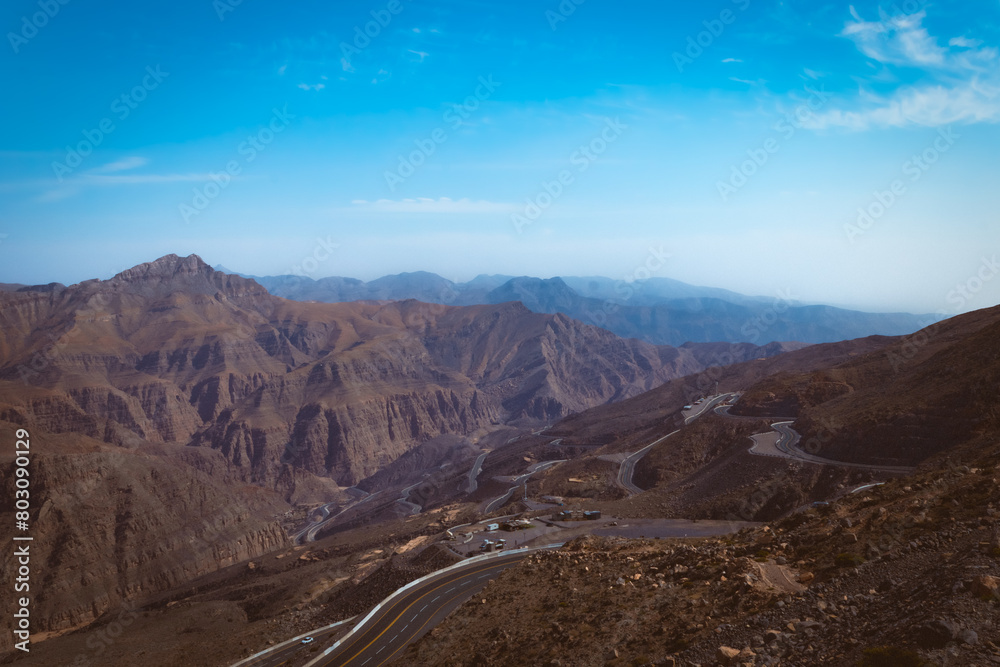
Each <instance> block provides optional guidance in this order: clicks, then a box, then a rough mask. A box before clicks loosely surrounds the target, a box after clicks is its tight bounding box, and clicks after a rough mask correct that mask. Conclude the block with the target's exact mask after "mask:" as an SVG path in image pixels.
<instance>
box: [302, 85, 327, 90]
mask: <svg viewBox="0 0 1000 667" xmlns="http://www.w3.org/2000/svg"><path fill="white" fill-rule="evenodd" d="M299 88H301V89H302V90H323V89H324V88H326V84H325V83H312V84H310V83H300V84H299Z"/></svg>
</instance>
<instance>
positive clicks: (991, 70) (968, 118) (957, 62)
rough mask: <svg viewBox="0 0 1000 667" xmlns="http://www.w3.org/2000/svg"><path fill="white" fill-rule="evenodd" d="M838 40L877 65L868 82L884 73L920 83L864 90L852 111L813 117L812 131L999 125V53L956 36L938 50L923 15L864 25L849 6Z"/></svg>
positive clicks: (884, 17)
mask: <svg viewBox="0 0 1000 667" xmlns="http://www.w3.org/2000/svg"><path fill="white" fill-rule="evenodd" d="M851 16H852V17H853V19H854V20H853V21H849V22H848V23H847V24H846V26H845V27H844V30H843V32H842V33H841V35H842V36H843V37H846V38H848V39H850V40H852V41H853V42H854V43H855V45H856V46H857V48H858V50H859V51H860V52H861V53H863V54H864V55H865V56H866V57H868V58H869V59H871V60H872V61H875V62H876V63H878V65H879V66H881V67H880V68H879V73H878V74H877V75H875V76H874V77H870V78H869V79H868V81H873V80H874V81H883V82H884V81H885V79H886V76H885V71H884V69H885V68H892V67H897V68H908V69H916V70H919V71H921V72H922V73H923V80H921V81H920V82H919V83H916V84H911V85H907V86H903V87H900V88H897V89H896V90H895V91H893V92H891V93H888V94H883V95H879V94H875V93H873V92H871V91H868V90H865V89H864V87H862V89H861V91H860V92H859V95H858V97H857V99H856V100H855V104H854V108H840V109H833V110H830V111H827V112H825V113H822V114H816V115H814V116H813V117H812V118H811V119H810V120H809V121H808V122H807V123H806V125H807V126H809V127H812V128H813V129H825V128H830V127H842V128H848V129H853V130H865V129H869V128H872V127H907V126H929V127H938V126H943V125H949V124H952V123H976V122H997V121H1000V98H998V96H1000V69H998V51H997V49H996V48H993V47H982V46H981V42H979V41H978V40H972V39H969V38H967V37H955V38H952V39H951V40H949V41H948V45H947V46H942V45H941V44H940V43H939V40H938V39H937V38H936V37H934V36H933V35H931V34H930V33H929V32H928V31H927V29H926V28H925V27H924V25H923V22H924V19H925V18H926V12H924V11H920V12H917V13H915V14H911V15H902V16H889V15H888V14H886V13H885V12H882V14H881V20H879V21H866V20H865V19H863V18H862V17H861V16H860V15H859V14H858V12H857V10H856V9H855V8H854V7H851Z"/></svg>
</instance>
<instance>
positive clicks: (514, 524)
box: [503, 519, 531, 530]
mask: <svg viewBox="0 0 1000 667" xmlns="http://www.w3.org/2000/svg"><path fill="white" fill-rule="evenodd" d="M528 528H531V522H530V521H528V520H527V519H514V520H513V521H508V522H506V523H505V524H504V525H503V529H504V530H527V529H528Z"/></svg>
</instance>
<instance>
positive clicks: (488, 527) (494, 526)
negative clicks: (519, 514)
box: [486, 523, 500, 533]
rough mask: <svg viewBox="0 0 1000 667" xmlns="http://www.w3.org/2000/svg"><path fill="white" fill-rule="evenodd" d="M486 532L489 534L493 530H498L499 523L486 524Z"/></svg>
mask: <svg viewBox="0 0 1000 667" xmlns="http://www.w3.org/2000/svg"><path fill="white" fill-rule="evenodd" d="M486 530H487V531H488V532H491V533H492V532H493V531H494V530H500V524H499V523H488V524H486Z"/></svg>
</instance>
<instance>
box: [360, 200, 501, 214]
mask: <svg viewBox="0 0 1000 667" xmlns="http://www.w3.org/2000/svg"><path fill="white" fill-rule="evenodd" d="M351 204H352V205H353V210H362V211H372V212H376V213H509V212H511V211H514V210H516V209H517V205H516V204H508V203H504V202H492V201H485V200H472V199H451V198H449V197H441V198H440V199H432V198H428V197H417V198H415V199H401V200H393V199H377V200H375V201H367V200H365V199H355V200H353V201H352V202H351Z"/></svg>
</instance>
